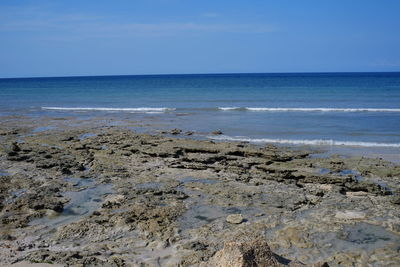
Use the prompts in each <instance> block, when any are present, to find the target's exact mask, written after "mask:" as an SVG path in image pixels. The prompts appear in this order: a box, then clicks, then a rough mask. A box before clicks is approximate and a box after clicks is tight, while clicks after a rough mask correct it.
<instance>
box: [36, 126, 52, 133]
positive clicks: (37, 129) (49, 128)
mask: <svg viewBox="0 0 400 267" xmlns="http://www.w3.org/2000/svg"><path fill="white" fill-rule="evenodd" d="M53 129H56V127H55V126H41V127H37V128H35V129H33V130H32V133H41V132H45V131H50V130H53Z"/></svg>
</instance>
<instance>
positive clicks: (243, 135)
mask: <svg viewBox="0 0 400 267" xmlns="http://www.w3.org/2000/svg"><path fill="white" fill-rule="evenodd" d="M399 103H400V74H399V73H308V74H223V75H149V76H107V77H70V78H34V79H0V113H6V114H14V115H27V116H30V117H34V118H39V117H43V116H49V117H60V116H62V117H71V118H78V119H86V120H90V118H92V117H96V116H97V117H104V118H107V117H108V118H113V120H107V119H105V121H104V122H105V123H106V124H107V123H109V124H110V125H120V124H119V122H122V124H123V125H126V123H127V122H129V121H144V122H152V123H153V124H154V125H157V127H160V128H169V127H179V128H182V129H183V130H193V131H196V132H198V133H209V132H211V131H213V130H217V129H219V130H222V132H223V133H224V135H225V137H224V138H226V139H230V140H250V141H254V142H256V141H257V140H258V141H260V142H262V143H270V142H271V143H280V144H289V145H294V144H297V145H305V144H311V145H321V144H323V146H324V147H325V148H328V149H331V148H333V149H335V148H336V147H339V148H342V147H343V148H349V147H350V148H351V149H350V151H348V152H349V153H351V152H352V151H351V150H352V148H353V147H355V148H366V149H367V151H368V152H369V153H371V154H374V155H382V154H385V153H389V154H390V156H391V157H394V158H395V159H397V160H399V161H400V156H399V154H400V153H399V152H400V150H399V149H400V134H399V133H400V105H399ZM44 130H46V129H37V131H44ZM392 150H394V152H393V151H392ZM360 153H364V154H365V153H366V152H365V151H364V152H360ZM396 155H397V157H396Z"/></svg>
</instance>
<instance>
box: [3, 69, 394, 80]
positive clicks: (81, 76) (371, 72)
mask: <svg viewBox="0 0 400 267" xmlns="http://www.w3.org/2000/svg"><path fill="white" fill-rule="evenodd" d="M373 73H375V74H386V73H387V74H394V73H400V71H321V72H312V71H305V72H214V73H211V72H205V73H158V74H105V75H65V76H21V77H0V80H7V79H44V78H47V79H57V78H89V77H128V76H191V75H192V76H193V75H199V76H201V75H249V74H255V75H259V74H272V75H279V74H373Z"/></svg>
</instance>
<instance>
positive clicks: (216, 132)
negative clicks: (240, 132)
mask: <svg viewBox="0 0 400 267" xmlns="http://www.w3.org/2000/svg"><path fill="white" fill-rule="evenodd" d="M211 134H213V135H221V134H223V133H222V131H220V130H217V131H213V132H211Z"/></svg>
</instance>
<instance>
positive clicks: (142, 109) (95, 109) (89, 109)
mask: <svg viewBox="0 0 400 267" xmlns="http://www.w3.org/2000/svg"><path fill="white" fill-rule="evenodd" d="M42 109H45V110H71V111H127V112H132V113H135V112H166V111H171V110H175V109H174V108H151V107H141V108H90V107H85V108H84V107H76V108H67V107H42Z"/></svg>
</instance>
